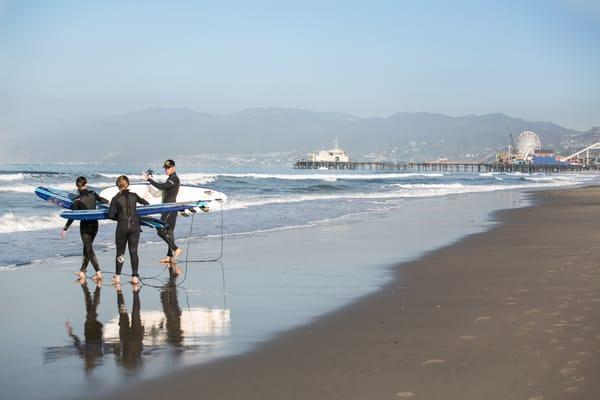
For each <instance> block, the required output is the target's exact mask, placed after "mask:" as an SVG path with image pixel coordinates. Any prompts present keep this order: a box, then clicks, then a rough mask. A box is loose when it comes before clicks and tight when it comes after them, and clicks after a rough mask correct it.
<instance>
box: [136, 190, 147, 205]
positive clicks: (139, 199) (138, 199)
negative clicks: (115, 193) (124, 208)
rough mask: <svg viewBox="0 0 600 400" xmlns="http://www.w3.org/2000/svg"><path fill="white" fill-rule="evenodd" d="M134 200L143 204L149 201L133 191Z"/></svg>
mask: <svg viewBox="0 0 600 400" xmlns="http://www.w3.org/2000/svg"><path fill="white" fill-rule="evenodd" d="M135 201H136V202H137V203H140V204H143V205H145V206H147V205H149V204H150V203H148V201H147V200H146V199H143V198H141V197H140V196H138V195H137V193H135Z"/></svg>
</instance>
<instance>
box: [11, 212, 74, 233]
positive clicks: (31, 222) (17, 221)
mask: <svg viewBox="0 0 600 400" xmlns="http://www.w3.org/2000/svg"><path fill="white" fill-rule="evenodd" d="M64 224H65V219H64V218H61V217H60V216H59V215H58V213H56V214H53V215H28V216H21V215H16V214H15V213H13V212H8V213H5V214H4V215H2V216H0V233H12V232H26V231H38V230H42V229H52V228H60V227H61V226H63V225H64Z"/></svg>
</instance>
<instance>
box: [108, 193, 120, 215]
mask: <svg viewBox="0 0 600 400" xmlns="http://www.w3.org/2000/svg"><path fill="white" fill-rule="evenodd" d="M118 196H119V195H116V196H115V197H113V198H112V200H111V201H110V207H109V208H108V218H109V219H112V220H115V221H116V219H117V198H118Z"/></svg>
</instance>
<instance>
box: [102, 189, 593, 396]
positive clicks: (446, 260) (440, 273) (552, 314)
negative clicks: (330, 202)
mask: <svg viewBox="0 0 600 400" xmlns="http://www.w3.org/2000/svg"><path fill="white" fill-rule="evenodd" d="M599 198H600V189H599V188H595V187H594V188H582V189H569V190H560V191H546V192H538V193H536V194H535V203H536V204H535V206H532V207H527V208H522V209H514V210H506V211H503V212H500V213H499V214H498V215H497V218H499V219H500V221H501V223H500V224H499V225H497V226H496V227H494V228H493V229H492V230H490V231H489V232H486V233H482V234H474V235H471V236H469V237H467V238H465V239H464V240H461V241H460V242H459V243H457V244H454V245H451V246H447V247H445V248H443V249H440V250H437V251H434V252H432V253H430V254H427V255H426V256H424V257H422V258H421V259H419V260H417V261H414V262H410V263H406V264H403V265H399V266H398V267H397V268H396V269H395V271H394V278H393V280H392V281H391V283H389V284H388V285H386V286H385V287H384V288H383V289H381V290H379V291H377V292H376V293H375V294H373V295H370V296H368V297H365V298H363V299H361V300H360V301H358V302H356V303H353V304H351V305H349V306H347V307H345V308H343V309H341V310H339V311H337V312H335V313H332V314H329V315H326V316H325V317H322V318H320V319H318V320H317V321H315V322H314V323H312V324H310V325H306V326H302V327H300V328H297V329H294V330H292V331H291V332H288V333H286V334H284V335H282V336H280V337H278V338H276V339H275V340H272V341H269V342H268V343H266V344H264V345H262V346H260V347H259V348H258V349H256V350H254V351H252V352H250V353H248V354H246V355H242V356H237V357H231V358H228V359H225V360H222V361H218V362H213V363H208V364H205V365H201V366H197V367H192V368H189V369H186V370H183V371H181V372H178V373H174V374H171V375H167V376H165V377H164V378H161V379H157V380H151V381H148V382H144V383H142V384H137V385H132V386H131V388H129V389H128V390H125V391H121V392H120V393H117V395H116V397H115V396H111V398H123V399H132V398H134V399H159V398H168V397H172V396H177V397H189V398H207V399H240V398H251V399H394V398H403V399H405V398H416V399H529V400H533V399H535V400H542V399H544V400H547V399H596V398H599V397H600V386H599V385H598V384H597V382H595V381H594V376H595V373H596V372H597V370H598V367H599V366H600V365H599V364H600V351H599V350H598V344H599V343H600V313H599V312H598V311H599V309H600V293H599V291H598V289H599V287H600V263H599V262H598V259H599V258H600V248H599V245H598V240H599V239H600V234H599V233H598V227H597V226H598V225H597V218H598V215H599V213H600V201H599V200H598V199H599Z"/></svg>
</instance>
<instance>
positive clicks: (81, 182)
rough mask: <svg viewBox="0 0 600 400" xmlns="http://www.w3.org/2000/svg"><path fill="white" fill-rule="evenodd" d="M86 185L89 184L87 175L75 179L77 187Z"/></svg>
mask: <svg viewBox="0 0 600 400" xmlns="http://www.w3.org/2000/svg"><path fill="white" fill-rule="evenodd" d="M85 185H87V179H86V178H85V176H79V177H77V179H76V180H75V186H77V189H80V190H81V188H83V187H84V186H85Z"/></svg>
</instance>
